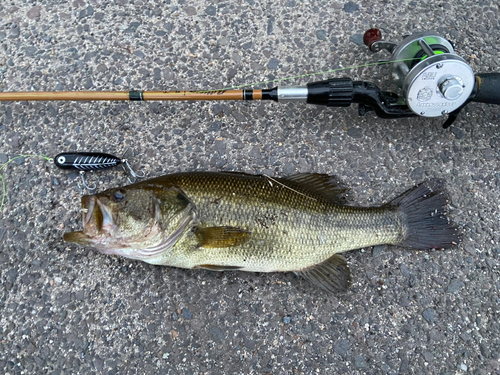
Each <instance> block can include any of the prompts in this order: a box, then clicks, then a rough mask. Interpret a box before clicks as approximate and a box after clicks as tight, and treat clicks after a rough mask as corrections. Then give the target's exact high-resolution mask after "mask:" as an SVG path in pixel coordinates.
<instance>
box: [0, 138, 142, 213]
mask: <svg viewBox="0 0 500 375" xmlns="http://www.w3.org/2000/svg"><path fill="white" fill-rule="evenodd" d="M127 151H128V148H127V149H126V150H125V152H124V153H123V156H122V157H117V156H114V155H111V154H107V153H103V152H62V153H60V154H58V155H56V156H55V158H50V157H48V156H45V155H19V156H16V157H14V158H12V159H9V160H8V161H7V162H5V163H4V164H2V166H0V171H2V170H3V169H5V168H6V167H7V165H9V164H10V163H12V162H13V161H14V160H16V159H19V158H23V157H24V158H30V157H36V158H43V159H45V160H47V161H48V162H49V163H53V164H54V165H55V166H56V167H58V168H60V169H66V170H73V171H78V172H79V175H80V177H81V179H82V186H83V187H84V188H85V189H88V190H90V191H92V190H95V189H96V187H97V186H93V187H91V186H89V185H87V182H86V180H85V177H84V175H85V172H88V171H100V170H103V169H108V168H112V167H116V166H118V165H122V166H123V169H124V170H125V171H126V172H128V173H129V174H130V175H131V176H132V179H131V178H130V177H127V179H128V181H129V182H130V183H131V184H132V183H134V182H135V181H136V179H137V178H142V177H144V172H142V173H137V172H135V171H134V170H133V169H132V166H131V165H130V163H129V161H128V159H126V158H124V156H125V154H126V153H127ZM0 179H1V180H2V192H3V194H2V201H1V203H0V212H1V210H2V208H3V205H4V202H5V195H6V187H5V179H4V178H3V176H2V174H1V173H0ZM78 186H79V187H81V186H80V184H78Z"/></svg>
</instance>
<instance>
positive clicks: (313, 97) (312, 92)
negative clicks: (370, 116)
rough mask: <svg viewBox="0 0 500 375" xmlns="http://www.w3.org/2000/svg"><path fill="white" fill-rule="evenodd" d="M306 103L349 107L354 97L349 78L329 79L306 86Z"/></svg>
mask: <svg viewBox="0 0 500 375" xmlns="http://www.w3.org/2000/svg"><path fill="white" fill-rule="evenodd" d="M307 90H308V93H307V103H309V104H316V105H326V106H327V107H349V106H350V105H351V103H352V99H353V97H354V85H353V82H352V79H350V78H330V79H327V80H326V81H319V82H312V83H308V84H307Z"/></svg>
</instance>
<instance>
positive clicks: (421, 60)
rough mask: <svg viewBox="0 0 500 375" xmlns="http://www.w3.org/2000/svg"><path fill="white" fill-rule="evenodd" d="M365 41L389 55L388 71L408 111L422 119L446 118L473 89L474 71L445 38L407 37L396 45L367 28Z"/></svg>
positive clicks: (422, 34) (371, 48)
mask: <svg viewBox="0 0 500 375" xmlns="http://www.w3.org/2000/svg"><path fill="white" fill-rule="evenodd" d="M363 39H364V42H365V44H366V45H367V46H368V47H369V48H370V50H371V51H372V52H379V51H380V50H382V49H385V50H387V51H388V52H390V53H391V54H392V56H391V61H393V62H392V63H391V66H390V71H391V76H392V79H393V81H394V83H395V84H396V85H397V86H398V87H400V88H401V89H402V90H403V93H404V98H405V100H406V104H407V105H408V108H410V109H411V110H412V111H413V112H414V113H415V114H417V115H419V116H424V117H437V116H441V115H446V114H448V113H450V112H453V111H455V110H457V109H458V108H460V107H461V106H462V105H463V104H464V103H465V102H466V101H467V100H468V99H469V96H470V95H471V93H472V90H473V89H474V82H475V78H474V72H473V71H472V69H471V67H470V66H469V65H468V64H467V63H466V62H465V60H464V59H462V58H461V57H460V56H458V55H456V54H455V51H454V50H453V46H452V45H451V43H450V42H449V41H448V40H446V39H445V38H443V37H441V36H439V35H436V33H433V32H420V33H416V34H413V35H409V36H406V37H405V38H404V39H403V40H402V41H401V42H400V43H399V44H396V43H391V42H385V41H382V40H381V39H382V36H381V33H380V31H379V30H378V29H370V30H368V31H367V32H366V33H365V35H364V38H363Z"/></svg>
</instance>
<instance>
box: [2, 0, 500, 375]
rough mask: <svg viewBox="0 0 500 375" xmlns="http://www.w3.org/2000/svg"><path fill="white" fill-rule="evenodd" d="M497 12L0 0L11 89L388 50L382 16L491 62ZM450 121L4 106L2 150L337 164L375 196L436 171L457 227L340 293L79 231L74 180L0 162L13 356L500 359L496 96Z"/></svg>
mask: <svg viewBox="0 0 500 375" xmlns="http://www.w3.org/2000/svg"><path fill="white" fill-rule="evenodd" d="M498 19H499V6H498V3H497V2H495V1H489V0H481V1H473V0H456V1H452V2H439V1H426V2H417V1H408V0H399V1H396V0H395V1H391V0H389V1H355V2H353V1H348V2H346V1H338V0H337V1H336V0H334V1H323V0H321V1H315V2H313V1H304V2H299V1H295V0H281V1H274V2H264V1H258V0H246V1H241V0H239V1H236V0H228V1H214V2H211V3H204V2H202V1H199V0H198V1H189V0H164V1H159V0H156V1H152V0H151V1H140V0H135V1H132V0H115V1H104V0H90V1H86V0H75V1H65V0H54V1H26V0H11V1H2V2H1V3H0V90H2V91H27V90H108V89H113V90H129V89H142V90H150V89H196V90H206V89H216V88H223V87H228V86H236V85H241V84H245V83H252V82H261V81H269V80H273V79H280V78H285V77H290V76H297V75H303V74H307V73H311V72H317V71H325V70H329V69H334V68H339V67H348V66H352V65H359V64H364V63H367V62H374V61H377V59H383V58H386V57H387V55H383V54H381V55H371V54H369V53H368V51H367V50H366V47H364V46H363V45H361V44H362V40H361V38H362V34H363V32H364V31H365V30H366V29H368V28H370V27H374V26H377V27H379V28H381V29H382V31H383V33H384V35H385V36H386V37H387V38H388V39H391V40H396V41H398V40H400V36H401V35H405V34H409V33H411V32H415V31H423V30H430V29H434V30H437V31H438V33H440V34H441V35H444V36H445V37H447V38H448V39H450V40H452V41H453V42H454V45H455V47H456V51H457V53H458V54H459V55H461V56H462V57H464V59H465V60H466V61H467V62H468V63H469V64H470V65H471V66H472V67H473V69H474V71H476V72H491V71H499V64H498V61H499V56H500V49H499V43H498V40H499V39H500V29H499V21H498ZM345 75H348V76H350V77H352V78H355V79H362V80H367V81H373V82H375V83H377V84H379V85H381V86H384V82H385V81H386V75H387V69H386V68H384V67H369V68H358V69H354V70H349V71H346V72H342V73H336V74H331V75H329V76H331V77H334V76H345ZM323 78H327V76H321V75H320V76H316V77H313V78H297V79H293V80H289V81H285V82H281V83H280V84H281V85H294V84H295V85H297V84H304V83H306V82H307V81H308V80H312V79H315V80H316V79H323ZM266 86H268V85H264V86H260V87H266ZM442 122H443V119H440V118H439V119H419V118H414V119H403V120H382V119H377V118H376V117H374V116H373V115H371V114H368V115H366V116H365V117H359V116H358V115H357V109H356V108H355V107H354V106H353V107H350V108H342V109H325V108H320V107H314V106H307V105H305V104H277V103H267V102H266V103H264V102H263V103H259V102H248V103H244V102H220V103H217V102H212V103H209V102H206V103H201V102H198V103H186V102H178V103H167V102H158V103H144V102H142V103H141V102H137V103H136V102H133V103H129V102H114V103H110V102H101V103H98V102H67V103H61V102H59V103H57V102H29V103H28V102H17V103H14V102H8V103H2V104H0V142H1V146H0V162H1V163H4V162H6V161H7V160H8V159H9V158H11V157H14V156H17V155H20V154H37V155H39V154H45V155H49V156H54V155H55V154H57V153H58V152H62V151H71V150H79V151H99V152H110V153H113V154H117V155H120V154H121V153H122V152H123V151H124V150H125V149H126V148H127V147H130V150H131V155H130V157H129V159H131V161H132V163H133V165H134V167H135V168H137V169H138V170H143V171H145V173H146V175H147V176H148V177H155V176H160V175H163V174H167V173H170V172H176V171H192V170H211V171H215V170H225V171H233V170H234V171H244V172H250V173H265V174H268V175H271V176H286V175H291V174H294V173H297V172H320V173H329V174H336V175H338V176H340V177H341V178H342V179H343V180H344V181H345V182H346V184H348V185H349V186H351V187H352V188H353V191H354V195H355V200H356V201H357V202H358V203H359V204H362V205H372V204H380V203H383V202H386V201H387V200H388V199H391V198H393V197H395V196H396V195H397V194H399V193H401V192H403V191H404V190H406V189H407V188H409V187H411V186H412V185H414V184H415V183H418V182H420V181H422V180H424V179H426V178H434V177H435V178H441V179H444V180H445V181H446V186H447V189H448V190H449V193H450V197H451V214H452V217H453V218H454V220H455V221H456V222H457V223H458V225H459V227H460V228H461V230H462V232H463V233H464V240H463V243H462V244H461V245H460V246H459V247H457V248H454V249H451V250H447V251H412V250H405V249H401V248H395V247H377V248H375V249H364V250H358V251H352V252H349V253H346V254H345V256H346V258H347V260H348V262H349V263H350V265H351V269H352V272H353V279H354V283H353V287H352V289H351V290H350V292H349V293H347V294H345V295H327V294H325V293H324V292H322V291H320V290H317V289H315V288H313V287H311V286H310V285H308V284H307V283H306V282H303V281H302V280H300V279H298V278H297V277H295V276H294V275H293V274H252V273H242V272H223V273H216V272H208V271H191V270H182V269H173V268H166V267H157V266H151V265H147V264H145V263H139V262H135V261H130V260H126V259H119V258H113V257H109V256H105V255H102V254H99V253H97V252H95V251H93V250H91V249H85V248H80V247H78V246H73V245H68V244H66V243H64V242H63V241H62V234H63V233H64V232H66V231H70V230H74V229H78V228H80V227H81V221H80V218H79V205H80V203H79V200H80V196H81V194H82V193H81V191H80V190H79V188H78V186H77V181H78V180H77V178H78V176H77V175H76V174H74V173H73V174H71V173H66V172H64V171H61V170H58V169H57V168H55V167H54V166H53V165H51V164H49V163H48V162H46V161H45V160H44V159H40V158H34V157H26V158H20V159H17V160H16V162H15V163H11V164H9V166H8V167H7V168H6V170H4V171H2V174H3V176H4V177H5V184H6V201H5V205H4V206H3V208H2V212H1V214H0V249H1V250H0V312H1V315H0V372H3V373H5V374H33V373H37V374H46V373H47V374H88V373H99V374H156V373H158V374H261V373H272V374H312V373H317V374H334V373H338V374H347V373H349V374H423V373H428V374H465V373H472V374H492V373H499V371H500V367H499V357H500V323H499V322H500V299H499V287H500V280H499V276H500V271H499V262H500V245H499V241H500V232H499V230H498V222H499V219H500V214H499V210H500V206H499V204H500V194H499V192H498V191H499V187H500V172H499V169H498V167H499V157H500V154H499V152H500V132H499V126H500V110H499V108H498V107H494V106H488V105H483V104H470V105H468V106H467V108H466V110H465V111H464V112H463V113H462V114H461V116H460V118H459V119H458V121H457V122H456V123H455V124H454V126H453V127H452V128H451V129H448V130H443V129H442V128H441V124H442ZM88 180H89V183H92V182H95V183H97V185H98V189H100V190H102V189H105V188H108V187H115V186H119V185H124V184H126V177H125V174H124V172H122V171H120V170H119V169H115V170H108V171H104V172H99V173H95V174H91V175H89V176H88Z"/></svg>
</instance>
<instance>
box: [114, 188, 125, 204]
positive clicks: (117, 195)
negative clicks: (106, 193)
mask: <svg viewBox="0 0 500 375" xmlns="http://www.w3.org/2000/svg"><path fill="white" fill-rule="evenodd" d="M124 198H125V192H123V191H122V190H117V191H115V193H114V194H113V199H114V200H115V202H121V201H122V200H123V199H124Z"/></svg>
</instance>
